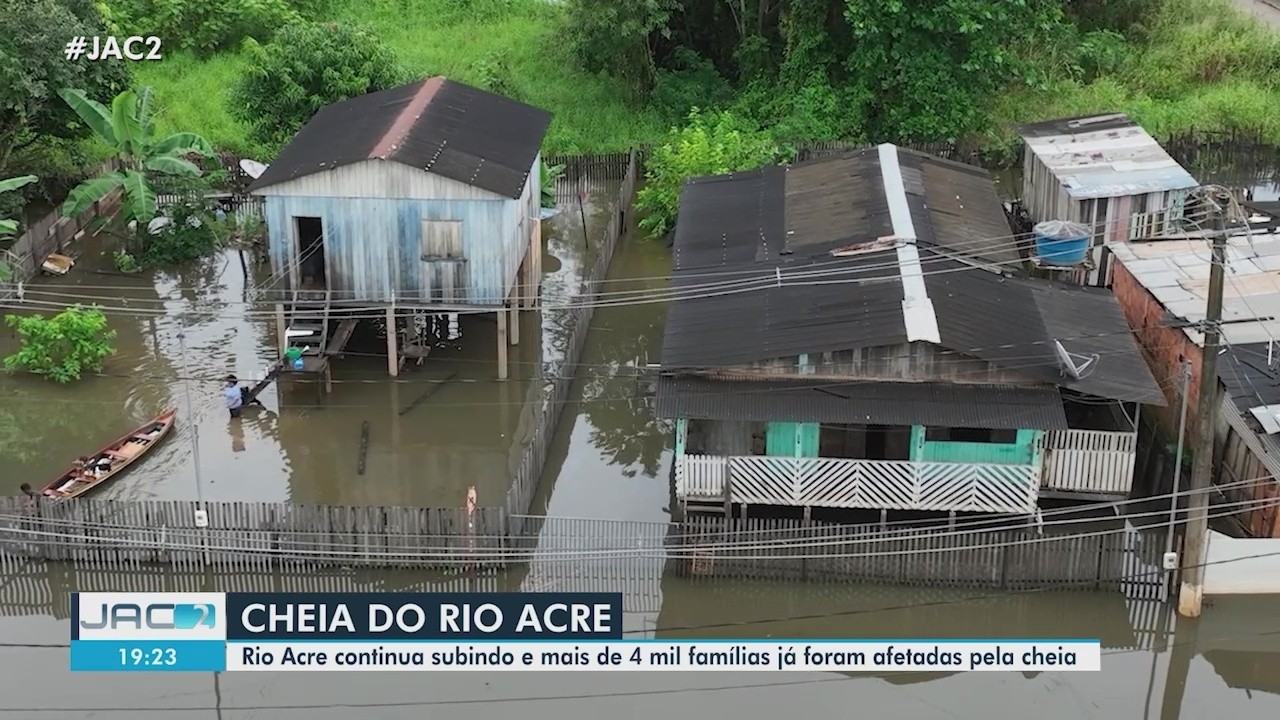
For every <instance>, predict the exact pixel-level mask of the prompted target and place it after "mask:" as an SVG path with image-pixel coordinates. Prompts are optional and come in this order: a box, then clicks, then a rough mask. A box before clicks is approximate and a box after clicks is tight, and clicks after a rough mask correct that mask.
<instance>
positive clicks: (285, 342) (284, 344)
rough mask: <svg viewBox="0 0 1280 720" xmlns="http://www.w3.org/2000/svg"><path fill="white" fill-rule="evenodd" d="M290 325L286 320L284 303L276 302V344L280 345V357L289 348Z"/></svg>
mask: <svg viewBox="0 0 1280 720" xmlns="http://www.w3.org/2000/svg"><path fill="white" fill-rule="evenodd" d="M288 330H289V326H288V325H286V324H285V321H284V303H276V344H277V345H278V346H279V347H280V357H281V358H282V359H283V358H284V351H285V350H288V349H289V337H288V334H287V333H288Z"/></svg>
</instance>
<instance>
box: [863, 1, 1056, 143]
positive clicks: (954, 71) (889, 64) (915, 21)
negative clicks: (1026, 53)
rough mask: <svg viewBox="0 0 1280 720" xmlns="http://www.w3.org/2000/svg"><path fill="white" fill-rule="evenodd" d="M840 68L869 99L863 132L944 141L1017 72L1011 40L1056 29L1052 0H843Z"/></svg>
mask: <svg viewBox="0 0 1280 720" xmlns="http://www.w3.org/2000/svg"><path fill="white" fill-rule="evenodd" d="M844 18H845V21H846V22H847V23H848V26H849V29H850V35H851V38H850V39H851V42H850V43H849V44H848V46H847V47H848V49H849V52H848V56H847V58H848V59H847V61H846V65H847V70H848V72H849V75H850V77H852V78H856V79H857V81H858V82H859V83H862V84H864V85H865V87H866V89H867V90H868V91H869V95H870V97H872V98H874V100H873V102H872V106H871V108H870V112H869V118H868V123H869V126H870V130H871V133H870V134H871V135H872V136H874V137H876V138H879V139H885V140H897V139H912V140H947V139H955V138H958V137H960V136H961V135H963V134H965V133H968V132H972V131H974V130H976V129H977V127H978V125H979V124H980V122H981V121H982V120H983V118H984V107H985V103H986V101H987V100H988V98H989V96H990V95H991V94H992V93H994V92H995V91H997V90H999V89H1000V88H1001V87H1003V86H1005V85H1008V84H1009V83H1011V82H1014V81H1016V80H1019V79H1020V78H1021V77H1022V74H1023V72H1024V71H1025V69H1026V67H1025V64H1024V63H1023V62H1022V61H1020V60H1019V58H1018V57H1017V56H1016V55H1015V54H1014V53H1013V52H1012V51H1011V47H1012V45H1013V43H1014V42H1015V41H1018V42H1027V41H1028V40H1031V39H1032V38H1036V37H1040V38H1043V37H1046V36H1047V35H1049V34H1051V33H1053V32H1055V31H1056V30H1057V29H1058V28H1060V27H1061V22H1062V6H1061V3H1060V1H1059V0H1000V1H999V2H996V1H994V0H945V2H937V1H936V0H899V1H898V2H881V1H880V0H847V2H846V3H845V9H844Z"/></svg>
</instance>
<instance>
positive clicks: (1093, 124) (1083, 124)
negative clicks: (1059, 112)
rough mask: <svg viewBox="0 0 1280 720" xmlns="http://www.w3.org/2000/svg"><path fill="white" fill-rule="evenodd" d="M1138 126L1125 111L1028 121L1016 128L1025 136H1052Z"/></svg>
mask: <svg viewBox="0 0 1280 720" xmlns="http://www.w3.org/2000/svg"><path fill="white" fill-rule="evenodd" d="M1136 126H1137V123H1135V122H1134V121H1133V120H1131V119H1130V118H1129V116H1128V115H1125V114H1123V113H1111V114H1105V115H1079V116H1076V117H1069V118H1058V119H1056V120H1045V121H1043V122H1036V123H1027V124H1025V125H1018V126H1017V127H1016V130H1017V132H1018V135H1020V136H1022V137H1024V138H1032V137H1051V136H1053V135H1077V134H1081V133H1091V132H1101V131H1103V130H1118V129H1120V128H1127V127H1136Z"/></svg>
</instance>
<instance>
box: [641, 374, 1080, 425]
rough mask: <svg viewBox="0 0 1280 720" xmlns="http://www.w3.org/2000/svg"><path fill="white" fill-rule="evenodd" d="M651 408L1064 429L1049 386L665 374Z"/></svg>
mask: <svg viewBox="0 0 1280 720" xmlns="http://www.w3.org/2000/svg"><path fill="white" fill-rule="evenodd" d="M656 406H657V407H656V412H657V414H658V416H659V417H665V418H692V419H699V420H751V421H757V422H764V421H770V420H791V421H804V422H825V423H855V424H863V425H911V424H915V423H918V422H920V418H924V417H927V418H929V421H930V422H931V423H936V424H937V425H939V426H946V427H974V428H991V429H995V430H1020V429H1024V428H1025V429H1036V430H1065V429H1066V428H1067V419H1066V415H1065V414H1064V412H1063V409H1062V398H1061V396H1060V395H1059V394H1058V390H1057V388H1054V387H1053V386H1052V385H1034V386H1025V387H1023V386H1012V385H962V384H952V383H909V382H861V383H857V382H841V381H831V380H826V381H822V380H813V381H801V380H796V381H791V380H776V381H775V380H709V379H705V378H698V377H663V378H660V379H659V380H658V391H657V398H656Z"/></svg>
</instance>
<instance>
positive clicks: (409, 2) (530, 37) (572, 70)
mask: <svg viewBox="0 0 1280 720" xmlns="http://www.w3.org/2000/svg"><path fill="white" fill-rule="evenodd" d="M116 1H117V2H118V1H119V0H116ZM188 1H190V0H188ZM108 4H109V5H111V4H113V3H112V2H111V0H108ZM294 5H295V7H299V8H300V11H301V12H302V13H303V14H304V15H306V16H308V17H312V18H315V19H322V20H324V21H328V22H335V23H340V24H344V25H363V26H366V27H368V28H370V29H371V31H372V32H373V33H374V34H375V35H377V37H379V38H380V39H381V41H382V43H383V44H384V45H386V47H388V48H390V50H391V51H392V52H393V53H394V54H395V58H396V60H397V62H398V63H399V64H400V65H401V66H402V67H403V68H404V69H405V73H406V74H407V75H408V76H410V77H412V78H415V79H417V78H424V77H428V76H430V75H445V76H447V77H449V78H451V79H454V80H458V81H460V82H464V83H468V84H472V85H475V86H477V87H484V88H486V89H490V90H493V91H495V92H503V93H504V94H507V95H509V96H512V97H515V98H517V99H519V100H521V101H523V102H527V103H530V104H533V105H537V106H539V107H544V108H547V109H548V110H551V111H552V112H553V113H554V114H555V119H554V121H553V122H552V126H551V129H550V131H549V133H548V137H547V142H546V148H545V149H546V151H547V152H549V153H552V152H554V153H562V152H588V151H605V150H625V149H628V148H630V147H631V146H633V145H634V144H636V143H637V142H641V143H649V142H653V141H654V140H657V139H658V138H660V137H661V136H662V133H663V132H664V130H665V129H666V118H664V117H663V116H662V114H661V113H659V112H658V111H656V110H654V109H650V108H647V107H645V106H644V105H643V104H641V103H632V102H630V101H629V97H628V91H627V89H626V87H625V86H624V84H623V83H622V82H620V81H618V80H615V79H612V78H609V77H605V76H602V75H599V74H597V73H594V72H591V71H587V70H585V69H582V68H581V67H580V66H579V64H578V61H577V58H576V57H575V56H574V53H573V48H572V46H571V45H570V44H569V43H567V42H565V26H566V24H567V23H568V22H569V21H570V19H571V18H570V17H569V15H568V14H567V12H566V11H565V8H564V7H562V6H560V5H559V4H557V3H552V2H547V1H546V0H467V1H466V2H459V1H458V0H333V2H331V3H329V4H328V5H327V6H324V7H320V6H317V7H316V8H312V9H307V8H302V7H300V6H301V3H297V2H295V3H294ZM262 44H263V46H264V48H268V47H269V46H270V43H269V42H267V43H262ZM253 54H254V50H253V49H252V47H251V46H250V47H242V48H241V49H238V50H236V51H228V52H224V53H220V54H217V55H214V56H212V57H209V58H204V57H201V56H198V55H196V54H194V53H191V52H186V51H179V52H175V51H174V50H170V49H169V48H168V45H166V49H165V59H164V61H163V62H158V63H138V67H137V68H136V72H137V74H138V76H139V80H140V81H141V82H145V83H147V84H149V85H151V86H153V87H155V88H156V90H157V92H158V93H159V94H160V96H161V97H163V98H165V99H166V103H167V104H166V105H165V106H164V107H163V108H162V109H161V111H160V113H159V116H158V119H157V122H158V124H159V127H160V128H161V130H164V131H169V132H173V131H177V130H179V129H196V130H198V131H199V132H200V133H201V134H202V135H204V136H205V137H206V138H208V139H209V140H210V142H212V143H213V144H214V146H215V147H218V148H221V149H227V150H231V151H234V152H237V153H241V154H244V155H248V156H254V157H259V158H260V159H263V160H269V159H270V158H271V157H272V156H273V155H274V153H275V151H276V150H277V149H278V148H277V147H275V146H274V145H272V144H270V143H262V142H258V141H255V140H253V139H252V135H251V130H252V128H251V127H250V126H249V124H248V123H245V122H243V121H241V120H238V119H237V118H236V117H235V114H234V108H235V103H234V101H233V100H232V97H233V92H234V88H235V86H236V85H237V83H238V82H239V81H240V78H241V77H242V76H243V75H244V73H245V72H246V71H247V70H248V69H249V68H250V66H251V65H252V63H253V59H252V56H253ZM295 129H296V128H295Z"/></svg>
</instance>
